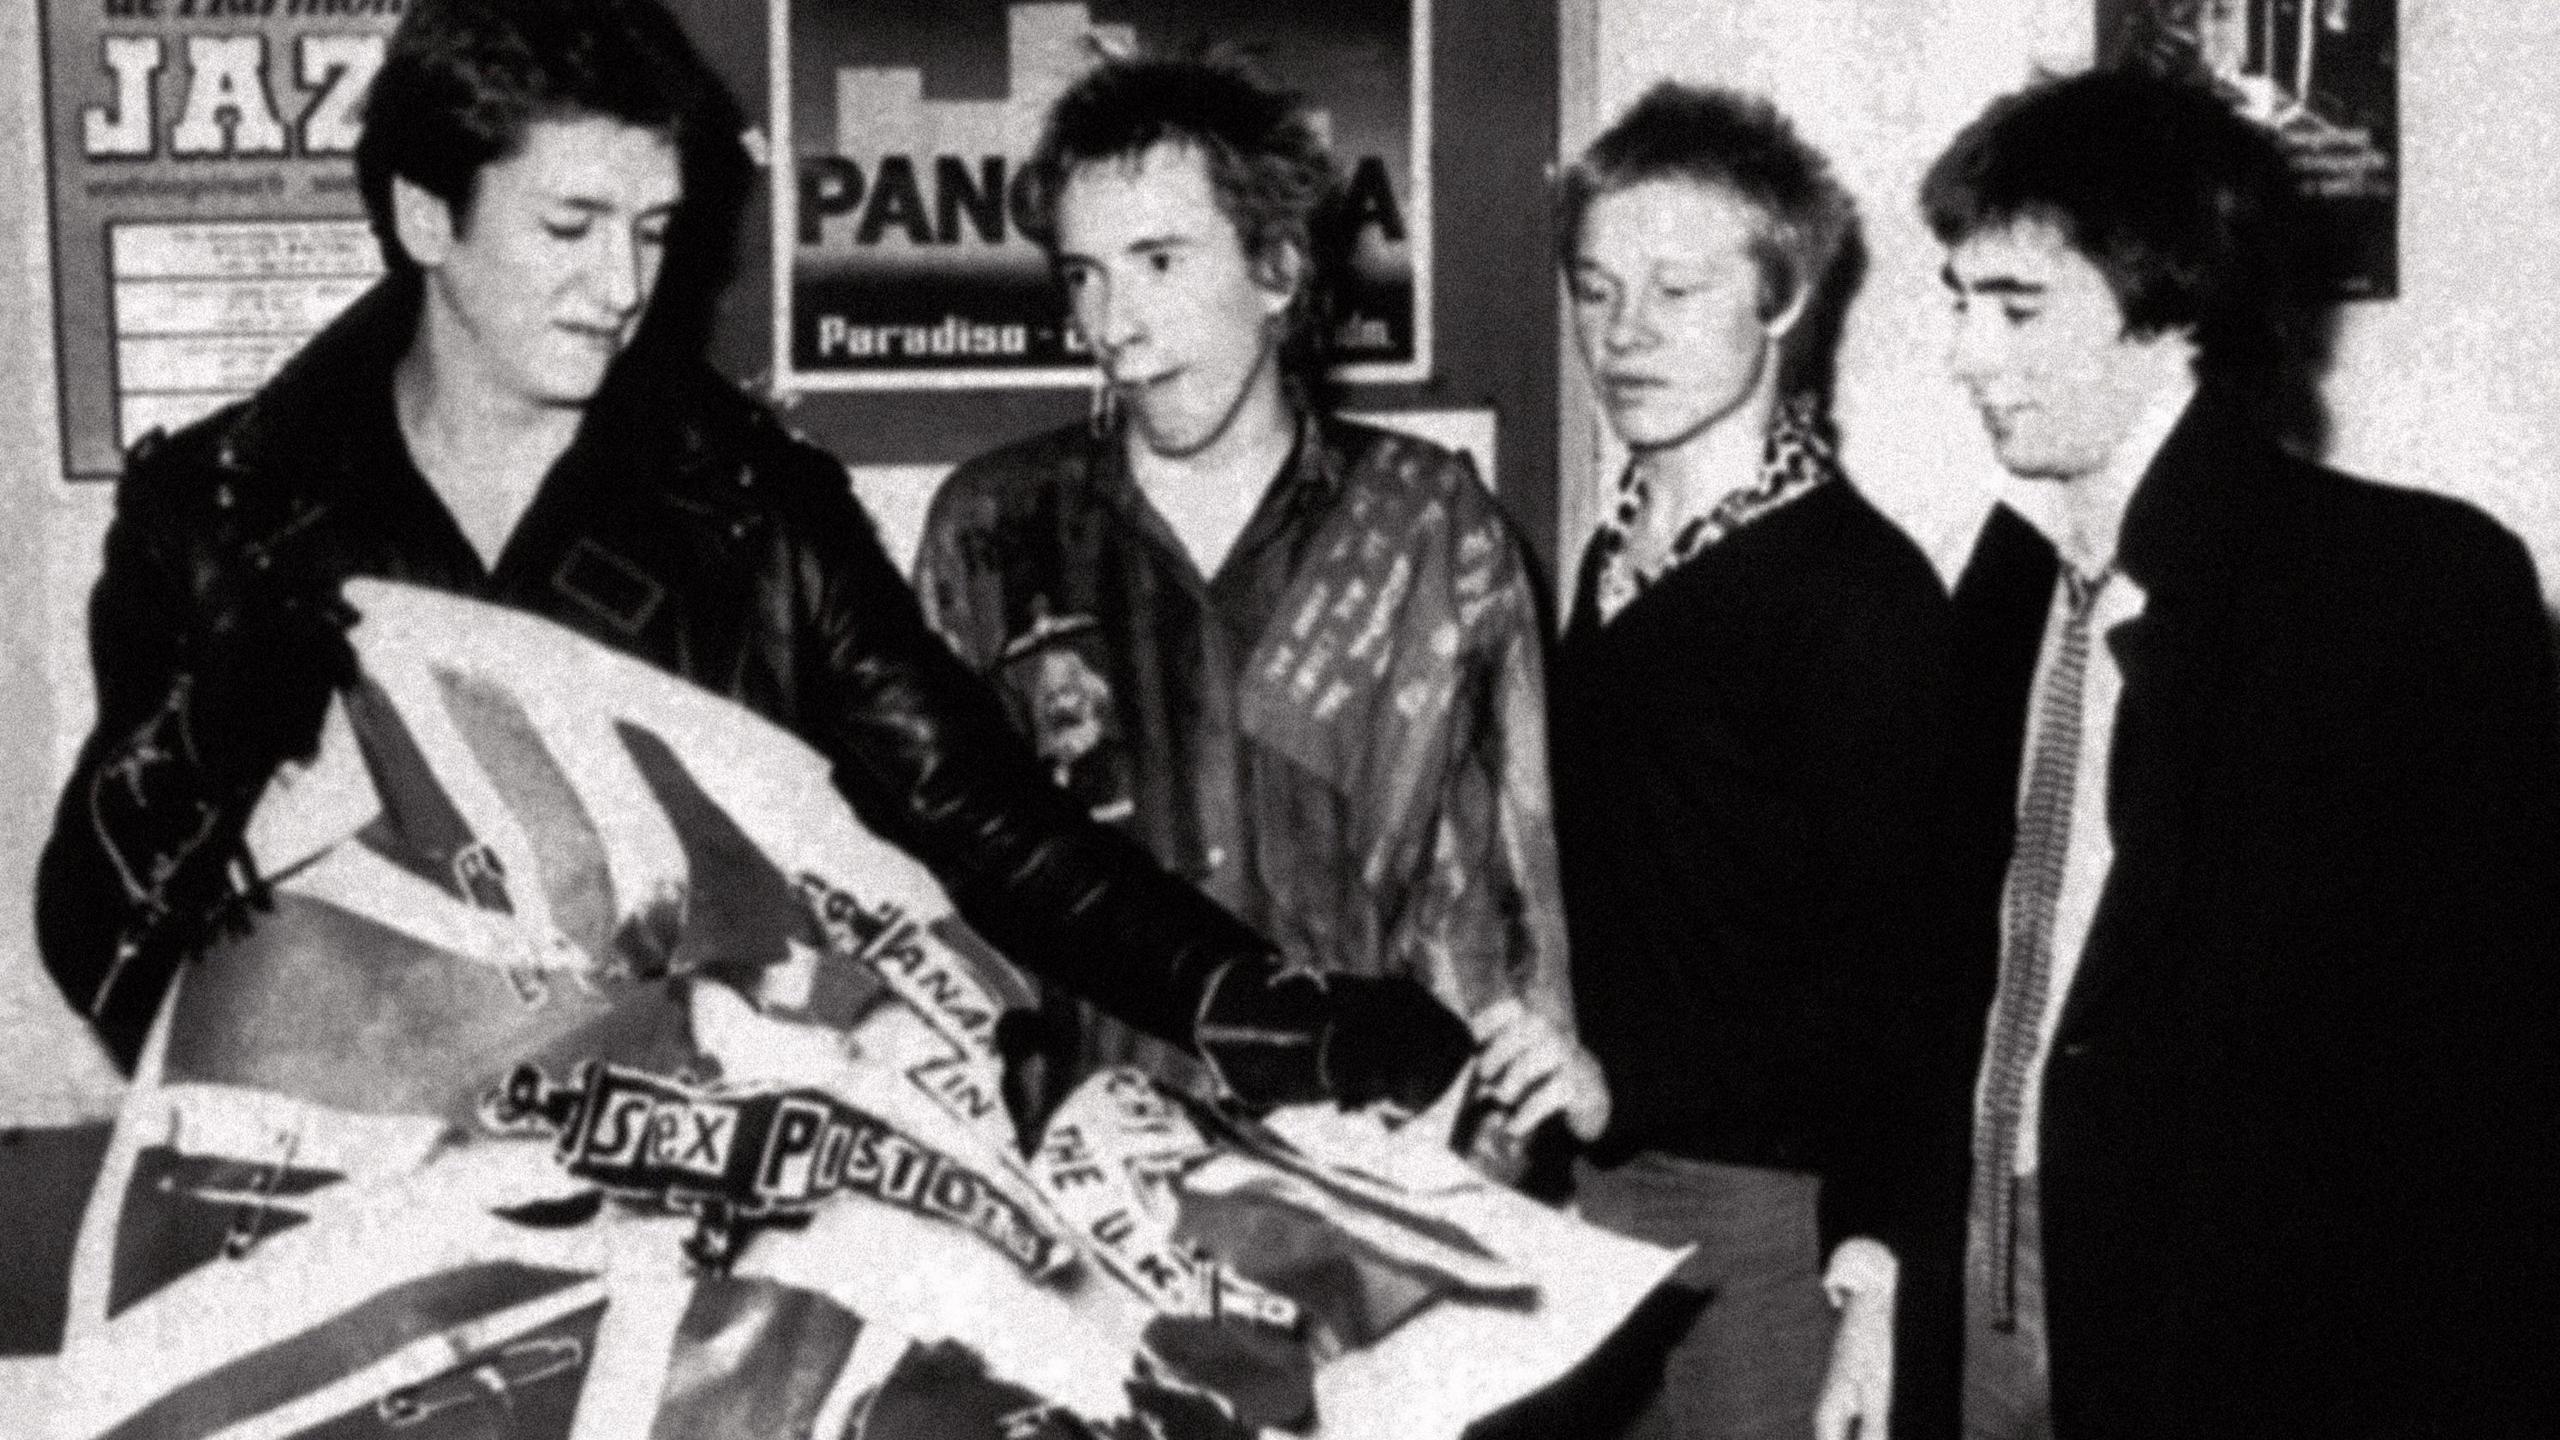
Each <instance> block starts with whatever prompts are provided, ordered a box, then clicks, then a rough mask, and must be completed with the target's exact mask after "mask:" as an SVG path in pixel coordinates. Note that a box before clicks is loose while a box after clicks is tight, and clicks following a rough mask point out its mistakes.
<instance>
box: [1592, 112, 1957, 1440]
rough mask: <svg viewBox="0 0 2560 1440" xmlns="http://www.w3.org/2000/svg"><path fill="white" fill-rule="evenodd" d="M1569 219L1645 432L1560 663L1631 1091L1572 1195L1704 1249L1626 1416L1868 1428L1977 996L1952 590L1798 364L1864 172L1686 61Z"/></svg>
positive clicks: (1599, 335)
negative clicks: (1958, 999)
mask: <svg viewBox="0 0 2560 1440" xmlns="http://www.w3.org/2000/svg"><path fill="white" fill-rule="evenodd" d="M1559 221H1560V224H1559V242H1560V258H1561V260H1562V263H1563V266H1564V269H1565V273H1566V278H1567V281H1568V283H1569V285H1570V286H1571V290H1572V299H1573V309H1574V318H1575V323H1576V330H1577V333H1578V335H1579V338H1580V340H1581V347H1582V353H1583V357H1584V360H1585V362H1586V363H1587V365H1588V367H1589V369H1590V372H1591V378H1592V382H1593V384H1594V386H1595V387H1596V388H1597V389H1598V391H1599V394H1600V399H1601V402H1602V405H1603V408H1604V411H1605V413H1606V414H1607V416H1608V419H1609V422H1610V424H1611V426H1612V427H1613V428H1614V429H1615V431H1616V432H1617V434H1618V436H1619V437H1620V438H1621V439H1623V440H1624V441H1625V442H1626V443H1627V446H1628V448H1629V451H1630V452H1631V460H1630V463H1629V468H1628V472H1627V475H1626V478H1625V480H1624V482H1623V483H1622V485H1621V487H1620V497H1619V502H1618V505H1617V508H1616V510H1615V512H1614V513H1613V515H1612V516H1611V517H1610V518H1609V520H1608V521H1607V522H1605V523H1604V524H1603V525H1602V527H1601V529H1600V531H1599V533H1598V534H1597V535H1596V536H1594V537H1593V540H1592V542H1591V545H1590V547H1589V548H1588V550H1587V551H1586V552H1585V558H1584V562H1583V566H1582V574H1581V577H1580V582H1579V584H1578V585H1577V586H1576V588H1575V591H1574V598H1573V609H1572V618H1571V621H1570V623H1569V626H1568V628H1567V631H1566V634H1565V637H1564V641H1563V643H1562V646H1561V648H1560V650H1559V652H1558V654H1557V657H1556V660H1555V663H1554V666H1553V675H1554V686H1553V692H1552V693H1553V695H1554V697H1555V698H1554V703H1553V713H1554V716H1555V725H1554V744H1555V765H1554V774H1555V788H1556V816H1557V839H1558V849H1559V852H1560V854H1561V856H1562V860H1563V875H1564V882H1565V900H1566V918H1567V923H1568V927H1569V933H1570V935H1571V939H1572V947H1573V952H1572V953H1573V981H1574V991H1575V996H1576V999H1577V1002H1578V1005H1579V1009H1580V1013H1581V1017H1582V1026H1583V1034H1584V1036H1585V1037H1586V1040H1587V1042H1588V1043H1589V1045H1590V1046H1591V1048H1592V1049H1593V1050H1594V1051H1595V1052H1596V1053H1597V1054H1598V1055H1599V1057H1600V1060H1601V1063H1602V1065H1603V1067H1604V1068H1605V1070H1606V1072H1607V1077H1608V1082H1609V1088H1610V1092H1611V1094H1612V1096H1613V1098H1614V1100H1615V1118H1614V1119H1613V1121H1612V1123H1611V1125H1610V1128H1609V1133H1608V1135H1607V1136H1606V1138H1605V1141H1604V1143H1603V1144H1602V1145H1601V1146H1600V1147H1599V1148H1598V1150H1597V1151H1596V1153H1595V1155H1594V1157H1593V1159H1594V1163H1593V1164H1591V1165H1590V1166H1588V1167H1587V1168H1586V1169H1585V1172H1584V1174H1583V1176H1582V1184H1581V1201H1582V1205H1583V1209H1584V1213H1585V1214H1586V1215H1588V1216H1589V1217H1590V1218H1592V1219H1594V1220H1597V1221H1599V1222H1600V1223H1602V1224H1607V1225H1613V1226H1616V1227H1619V1228H1621V1229H1624V1230H1627V1231H1629V1232H1630V1233H1634V1234H1636V1235H1639V1236H1641V1237H1643V1238H1646V1239H1650V1240H1655V1241H1659V1242H1661V1243H1666V1244H1691V1245H1695V1246H1697V1247H1698V1249H1697V1253H1696V1254H1695V1255H1694V1256H1693V1258H1692V1259H1691V1261H1690V1262H1689V1264H1688V1265H1687V1266H1685V1267H1683V1269H1682V1271H1681V1272H1680V1274H1679V1276H1678V1277H1677V1279H1676V1282H1675V1284H1676V1286H1677V1287H1678V1288H1679V1289H1680V1290H1681V1291H1682V1292H1685V1294H1686V1295H1687V1297H1688V1300H1687V1305H1688V1309H1689V1311H1690V1312H1691V1313H1690V1315H1687V1316H1681V1317H1677V1319H1678V1320H1679V1321H1680V1322H1681V1323H1679V1325H1678V1326H1677V1329H1678V1332H1679V1333H1678V1337H1677V1339H1676V1342H1675V1343H1674V1344H1673V1346H1672V1349H1671V1352H1670V1358H1669V1364H1668V1374H1667V1381H1666V1383H1665V1384H1664V1385H1663V1386H1662V1388H1661V1393H1660V1395H1659V1396H1658V1397H1657V1398H1656V1399H1655V1400H1654V1402H1653V1404H1652V1408H1651V1410H1650V1412H1649V1413H1648V1414H1647V1416H1646V1417H1645V1428H1644V1429H1643V1430H1642V1431H1641V1432H1640V1433H1646V1434H1655V1433H1668V1434H1679V1435H1683V1436H1699V1435H1709V1436H1769V1437H1772V1440H1775V1437H1780V1436H1784V1437H1788V1440H1796V1437H1801V1436H1802V1435H1803V1434H1804V1433H1805V1431H1806V1429H1807V1427H1808V1425H1809V1424H1810V1423H1811V1421H1812V1419H1813V1417H1814V1415H1815V1412H1816V1408H1817V1404H1819V1407H1820V1411H1821V1419H1822V1425H1823V1427H1824V1433H1826V1434H1832V1435H1837V1434H1841V1433H1844V1432H1845V1431H1846V1430H1847V1429H1848V1427H1849V1426H1850V1424H1851V1422H1852V1420H1853V1419H1857V1420H1863V1421H1864V1423H1865V1424H1866V1425H1867V1426H1868V1427H1869V1429H1870V1431H1871V1432H1872V1429H1873V1427H1875V1426H1877V1425H1880V1424H1882V1423H1883V1421H1884V1418H1885V1415H1886V1412H1887V1409H1888V1401H1889V1396H1888V1394H1887V1391H1888V1390H1889V1389H1890V1388H1891V1382H1890V1380H1889V1379H1888V1377H1889V1376H1890V1375H1891V1373H1892V1372H1893V1369H1894V1363H1893V1356H1892V1352H1893V1349H1894V1345H1893V1331H1894V1330H1895V1328H1896V1322H1897V1317H1898V1318H1899V1321H1900V1328H1902V1329H1903V1330H1904V1332H1905V1333H1906V1334H1909V1335H1912V1336H1914V1337H1919V1336H1925V1335H1930V1334H1945V1333H1947V1332H1948V1331H1950V1330H1951V1329H1952V1324H1953V1315H1952V1307H1951V1306H1949V1305H1947V1304H1945V1303H1944V1300H1945V1297H1946V1295H1947V1293H1948V1292H1947V1289H1946V1287H1945V1285H1944V1284H1942V1283H1925V1284H1924V1283H1914V1281H1915V1279H1916V1278H1919V1277H1911V1278H1905V1277H1902V1276H1899V1275H1898V1273H1897V1272H1898V1271H1899V1270H1904V1269H1908V1268H1910V1267H1908V1266H1907V1265H1903V1266H1898V1265H1897V1256H1898V1255H1900V1254H1902V1253H1903V1252H1905V1251H1907V1250H1909V1249H1910V1248H1912V1247H1910V1246H1909V1245H1908V1244H1907V1243H1906V1241H1905V1236H1906V1233H1907V1231H1908V1222H1909V1221H1910V1220H1911V1219H1912V1218H1913V1215H1914V1210H1915V1207H1916V1206H1918V1205H1919V1204H1920V1203H1921V1202H1923V1201H1925V1200H1926V1199H1928V1198H1930V1197H1928V1196H1926V1195H1924V1194H1923V1193H1922V1191H1921V1190H1920V1189H1919V1188H1918V1187H1915V1186H1913V1185H1911V1184H1909V1183H1908V1179H1909V1177H1910V1176H1911V1175H1912V1174H1914V1173H1915V1170H1914V1166H1913V1165H1912V1164H1910V1163H1906V1157H1908V1156H1913V1155H1918V1154H1925V1153H1926V1148H1927V1147H1926V1146H1925V1145H1920V1144H1918V1142H1919V1138H1920V1136H1921V1135H1922V1125H1923V1122H1925V1121H1927V1120H1928V1119H1930V1118H1931V1117H1932V1116H1933V1115H1934V1114H1935V1113H1936V1107H1933V1106H1932V1105H1931V1104H1930V1103H1929V1102H1928V1097H1929V1096H1931V1095H1932V1094H1937V1093H1940V1092H1943V1091H1945V1090H1947V1089H1948V1088H1949V1087H1950V1085H1951V1084H1960V1083H1961V1078H1960V1064H1956V1063H1950V1062H1949V1061H1948V1059H1947V1057H1948V1056H1949V1055H1950V1054H1952V1053H1953V1052H1955V1051H1956V1050H1957V1049H1959V1048H1960V1047H1959V1045H1958V1044H1957V1043H1956V1040H1955V1036H1956V1035H1957V1034H1958V1033H1959V1026H1960V1020H1961V1016H1962V1013H1963V1010H1962V1007H1961V1006H1960V1005H1956V1004H1954V1003H1953V1002H1952V1000H1951V998H1950V996H1949V995H1948V994H1947V988H1946V986H1945V984H1944V969H1943V956H1944V946H1943V944H1942V940H1943V935H1944V929H1945V927H1944V925H1943V924H1942V923H1941V921H1940V909H1939V901H1938V896H1939V893H1940V889H1941V887H1940V884H1939V873H1940V872H1939V869H1938V861H1939V858H1940V856H1941V855H1942V854H1943V850H1944V846H1943V841H1942V833H1943V823H1942V822H1943V810H1942V799H1943V793H1944V792H1943V787H1942V783H1941V781H1942V771H1941V768H1940V761H1941V756H1942V744H1941V741H1942V739H1943V736H1944V731H1945V711H1944V705H1943V701H1942V695H1943V689H1942V673H1943V665H1944V654H1945V620H1946V617H1945V603H1946V602H1945V596H1944V592H1943V591H1942V590H1941V588H1940V586H1939V584H1938V581H1937V578H1936V576H1935V575H1934V574H1933V573H1932V572H1931V571H1930V569H1929V566H1928V563H1927V562H1926V561H1925V560H1924V559H1923V558H1922V557H1921V555H1920V553H1919V551H1918V550H1917V549H1915V548H1914V547H1913V546H1912V544H1911V543H1910V542H1909V541H1908V540H1907V539H1906V538H1904V536H1903V535H1902V534H1901V533H1900V532H1899V531H1898V530H1896V529H1895V528H1894V526H1893V524H1892V523H1891V522H1890V521H1888V520H1886V519H1885V518H1884V517H1883V516H1882V515H1881V514H1879V513H1878V512H1877V511H1876V510H1875V509H1874V508H1873V507H1872V506H1870V505H1869V504H1868V503H1867V502H1866V500H1864V499H1863V498H1861V497H1860V496H1859V494H1858V492H1857V491H1856V490H1855V489H1853V488H1851V487H1850V485H1849V484H1848V482H1847V481H1846V480H1845V479H1843V478H1842V477H1841V475H1840V473H1839V469H1838V466H1837V464H1836V463H1835V462H1834V460H1833V458H1832V450H1831V446H1830V443H1829V437H1828V435H1827V433H1826V426H1825V422H1824V419H1823V416H1822V414H1821V410H1820V407H1819V403H1818V400H1817V398H1816V397H1815V396H1813V395H1812V394H1810V393H1806V392H1803V391H1793V392H1792V393H1791V387H1789V386H1787V385H1785V384H1784V383H1783V382H1782V375H1783V374H1785V373H1786V372H1787V371H1788V369H1789V365H1790V361H1791V360H1793V359H1797V358H1801V357H1797V356H1793V355H1791V354H1790V351H1791V349H1792V348H1793V347H1795V346H1798V345H1800V344H1802V343H1803V337H1805V336H1806V335H1808V334H1810V333H1811V331H1812V330H1813V329H1814V328H1816V327H1813V326H1811V325H1809V324H1808V323H1807V316H1808V314H1809V313H1810V312H1812V311H1814V310H1816V309H1818V308H1819V307H1820V305H1821V303H1822V301H1823V298H1824V297H1823V286H1824V282H1825V281H1826V280H1827V279H1828V278H1829V276H1830V271H1831V268H1832V261H1833V259H1834V257H1835V255H1836V254H1837V253H1838V251H1839V248H1840V246H1841V244H1842V243H1843V241H1844V239H1845V237H1846V236H1847V234H1848V232H1849V230H1850V227H1851V225H1852V224H1853V218H1852V216H1851V213H1850V207H1849V201H1848V197H1847V196H1846V194H1844V193H1843V192H1842V191H1841V190H1840V188H1839V187H1838V185H1837V184H1836V183H1835V182H1834V181H1833V180H1832V179H1831V177H1830V174H1829V171H1828V167H1827V166H1826V165H1825V164H1824V163H1823V161H1822V159H1821V157H1820V156H1819V155H1817V154H1816V153H1814V152H1813V151H1812V150H1811V148H1810V147H1808V146H1806V145H1804V144H1803V142H1801V141H1800V140H1798V139H1797V138H1796V137H1795V135H1794V133H1793V131H1792V130H1791V129H1790V128H1789V127H1788V126H1787V125H1786V123H1785V122H1784V121H1783V120H1782V119H1780V118H1779V117H1778V116H1777V115H1776V114H1775V113H1774V112H1773V111H1772V110H1771V109H1770V108H1769V107H1768V106H1767V105H1766V104H1765V103H1762V102H1759V101H1756V100H1751V99H1747V98H1745V97H1741V96H1736V95H1732V94H1729V93H1725V92H1712V91H1696V90H1688V89H1682V88H1678V87H1671V86H1666V87H1664V88H1662V89H1660V90H1657V91H1655V92H1654V93H1653V94H1651V95H1649V96H1647V97H1646V98H1645V99H1644V100H1643V101H1642V102H1641V103H1640V104H1639V105H1638V106H1637V107H1636V108H1635V110H1634V111H1632V112H1631V113H1630V114H1629V115H1627V116H1626V117H1625V118H1624V119H1622V120H1621V121H1619V123H1618V124H1617V125H1616V126H1615V127H1613V128H1612V129H1611V130H1610V131H1609V132H1608V133H1607V134H1606V135H1604V136H1602V137H1601V139H1600V140H1599V141H1598V142H1597V143H1596V144H1594V146H1593V147H1592V149H1591V152H1590V153H1589V154H1588V155H1587V156H1585V157H1584V159H1583V160H1582V162H1581V163H1580V164H1579V165H1577V166H1576V167H1575V168H1574V169H1573V171H1572V172H1571V173H1570V175H1569V176H1568V177H1567V180H1566V183H1565V188H1564V191H1563V195H1562V203H1561V206H1560V216H1559ZM1915 1145H1916V1146H1917V1148H1916V1149H1915V1148H1914V1147H1915ZM1826 1291H1828V1300H1829V1303H1826ZM1931 1298H1934V1299H1935V1300H1936V1301H1938V1302H1939V1303H1937V1304H1936V1305H1935V1306H1934V1307H1931V1306H1925V1305H1920V1304H1916V1303H1915V1302H1916V1301H1918V1300H1922V1299H1931ZM1897 1301H1899V1302H1900V1303H1897ZM1835 1307H1838V1309H1839V1314H1840V1319H1839V1322H1838V1324H1837V1343H1836V1344H1835V1343H1834V1340H1835V1336H1834V1330H1835V1321H1834V1308H1835ZM1913 1343H1914V1344H1917V1343H1919V1342H1918V1340H1917V1339H1916V1338H1915V1340H1914V1342H1913ZM1826 1367H1827V1368H1826ZM1941 1368H1943V1367H1941ZM1904 1370H1905V1372H1906V1373H1922V1374H1925V1373H1928V1372H1927V1371H1926V1370H1925V1369H1923V1370H1920V1371H1914V1370H1913V1369H1912V1367H1909V1366H1905V1367H1904ZM1946 1408H1947V1407H1946V1406H1945V1405H1944V1403H1943V1397H1941V1398H1940V1400H1939V1402H1938V1403H1937V1405H1936V1411H1937V1413H1938V1414H1940V1415H1943V1414H1945V1412H1946ZM1928 1409H1929V1406H1927V1405H1923V1404H1919V1403H1916V1402H1911V1403H1905V1404H1904V1405H1903V1406H1902V1407H1901V1413H1899V1414H1896V1415H1895V1416H1894V1419H1893V1424H1894V1427H1895V1429H1896V1431H1897V1432H1898V1433H1899V1432H1904V1431H1906V1430H1907V1429H1908V1428H1909V1427H1910V1426H1911V1425H1912V1424H1913V1423H1916V1422H1917V1421H1918V1420H1919V1418H1920V1417H1921V1415H1922V1414H1923V1412H1924V1411H1927V1410H1928ZM1923 1428H1926V1427H1925V1426H1924V1427H1923Z"/></svg>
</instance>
